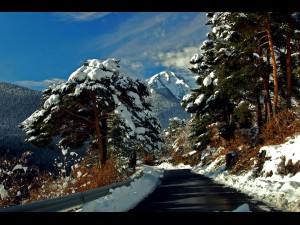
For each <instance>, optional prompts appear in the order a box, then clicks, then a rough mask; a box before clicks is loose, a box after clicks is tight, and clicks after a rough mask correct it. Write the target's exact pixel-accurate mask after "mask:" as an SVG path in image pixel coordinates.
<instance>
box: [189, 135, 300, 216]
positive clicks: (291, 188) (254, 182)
mask: <svg viewBox="0 0 300 225" xmlns="http://www.w3.org/2000/svg"><path fill="white" fill-rule="evenodd" d="M262 150H265V151H266V158H267V159H266V161H265V163H264V166H263V169H262V174H263V176H261V177H258V178H255V177H253V175H252V173H253V171H250V172H247V173H245V174H243V175H239V176H235V175H230V174H229V173H228V171H224V168H225V167H224V165H222V166H219V167H215V166H214V165H215V164H216V163H217V162H218V161H219V160H216V161H214V163H212V164H210V165H209V166H206V167H201V166H196V167H193V171H195V172H197V173H199V174H203V175H206V176H208V177H210V178H212V179H213V180H215V181H216V182H218V183H222V184H224V185H226V186H230V187H233V188H235V189H238V190H240V191H241V192H243V193H245V194H248V195H250V196H252V197H254V198H256V199H259V200H261V201H264V202H265V203H267V204H269V205H271V206H274V207H277V208H279V209H280V210H283V211H292V212H300V173H299V172H298V173H296V174H295V175H294V176H293V175H292V174H289V175H287V176H282V175H279V174H278V172H277V171H278V166H279V164H280V162H281V158H282V157H285V158H286V162H287V161H288V160H289V159H291V160H292V162H293V163H295V162H297V161H298V160H300V156H299V155H300V154H299V150H300V135H298V136H296V137H294V138H290V139H289V140H288V141H287V142H286V143H284V144H281V145H272V146H264V147H262V148H261V150H260V151H262ZM269 171H272V172H273V175H272V176H270V177H266V176H265V175H266V173H267V172H269Z"/></svg>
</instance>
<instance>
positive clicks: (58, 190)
mask: <svg viewBox="0 0 300 225" xmlns="http://www.w3.org/2000/svg"><path fill="white" fill-rule="evenodd" d="M88 161H89V159H84V160H82V161H81V162H80V164H79V165H78V167H77V168H75V169H74V170H73V171H72V173H71V175H70V177H68V178H60V179H53V178H52V177H44V178H43V180H44V182H43V186H42V187H41V188H40V189H37V190H32V191H31V192H30V201H38V200H44V199H49V198H53V197H58V196H64V195H67V194H71V193H76V192H82V191H86V190H90V189H94V188H97V187H103V186H106V185H110V184H112V183H117V182H120V181H123V180H125V179H126V178H128V176H129V175H131V174H124V173H121V172H120V171H119V170H118V168H119V167H118V161H117V160H116V158H110V159H109V160H107V162H106V164H105V165H103V166H102V167H101V168H99V166H98V165H97V164H95V165H93V166H91V167H87V166H86V165H87V162H88Z"/></svg>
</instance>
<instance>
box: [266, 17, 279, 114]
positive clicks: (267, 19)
mask: <svg viewBox="0 0 300 225" xmlns="http://www.w3.org/2000/svg"><path fill="white" fill-rule="evenodd" d="M266 28H267V34H268V40H269V47H270V53H271V58H272V68H273V76H274V114H277V113H278V77H277V68H276V58H275V52H274V47H273V41H272V33H271V26H270V19H269V14H268V12H266Z"/></svg>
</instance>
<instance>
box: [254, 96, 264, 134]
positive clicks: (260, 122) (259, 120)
mask: <svg viewBox="0 0 300 225" xmlns="http://www.w3.org/2000/svg"><path fill="white" fill-rule="evenodd" d="M255 104H256V123H257V127H258V130H260V128H261V126H262V125H263V119H262V112H261V105H260V99H259V94H256V95H255Z"/></svg>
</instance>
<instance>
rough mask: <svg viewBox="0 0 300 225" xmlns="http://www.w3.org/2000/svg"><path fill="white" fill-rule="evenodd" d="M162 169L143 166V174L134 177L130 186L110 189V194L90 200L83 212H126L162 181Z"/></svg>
mask: <svg viewBox="0 0 300 225" xmlns="http://www.w3.org/2000/svg"><path fill="white" fill-rule="evenodd" d="M161 174H162V170H160V169H155V168H154V167H146V166H144V167H143V176H142V177H141V178H139V179H134V181H133V182H131V183H130V186H128V187H127V186H122V187H118V188H115V189H110V190H109V191H110V192H111V194H110V195H107V196H105V197H101V198H99V199H97V200H95V201H92V202H88V203H86V204H85V205H84V206H83V209H82V212H126V211H128V210H130V209H132V208H134V207H135V206H136V205H137V204H138V203H139V202H140V201H142V200H143V199H144V198H145V197H147V196H148V195H149V194H151V193H152V192H153V191H154V189H155V188H156V186H157V185H158V184H159V182H160V179H159V178H160V176H161Z"/></svg>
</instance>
